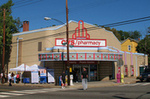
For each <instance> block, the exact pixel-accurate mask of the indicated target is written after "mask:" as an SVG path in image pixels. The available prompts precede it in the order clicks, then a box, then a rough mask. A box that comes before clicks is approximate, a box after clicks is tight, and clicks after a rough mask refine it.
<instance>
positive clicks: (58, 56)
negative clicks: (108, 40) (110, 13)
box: [39, 52, 123, 61]
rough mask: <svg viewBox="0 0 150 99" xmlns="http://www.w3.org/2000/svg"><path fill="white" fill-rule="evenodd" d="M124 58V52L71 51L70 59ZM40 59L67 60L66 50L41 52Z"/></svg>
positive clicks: (100, 59)
mask: <svg viewBox="0 0 150 99" xmlns="http://www.w3.org/2000/svg"><path fill="white" fill-rule="evenodd" d="M119 59H123V54H122V53H106V52H96V53H95V52H87V53H85V52H70V53H69V60H70V61H81V60H84V61H118V60H119ZM39 61H67V53H66V52H51V53H40V54H39Z"/></svg>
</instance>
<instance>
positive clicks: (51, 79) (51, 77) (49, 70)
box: [47, 69, 55, 83]
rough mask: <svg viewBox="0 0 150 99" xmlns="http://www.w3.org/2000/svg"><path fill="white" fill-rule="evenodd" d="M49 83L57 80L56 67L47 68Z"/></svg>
mask: <svg viewBox="0 0 150 99" xmlns="http://www.w3.org/2000/svg"><path fill="white" fill-rule="evenodd" d="M47 76H48V83H52V82H55V79H54V69H47Z"/></svg>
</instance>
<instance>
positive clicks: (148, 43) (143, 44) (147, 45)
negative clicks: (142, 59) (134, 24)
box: [136, 35, 150, 65]
mask: <svg viewBox="0 0 150 99" xmlns="http://www.w3.org/2000/svg"><path fill="white" fill-rule="evenodd" d="M136 50H137V52H138V53H144V54H147V55H148V64H149V65H150V38H149V35H147V36H146V37H145V38H144V39H142V40H141V41H140V42H139V43H138V46H137V47H136Z"/></svg>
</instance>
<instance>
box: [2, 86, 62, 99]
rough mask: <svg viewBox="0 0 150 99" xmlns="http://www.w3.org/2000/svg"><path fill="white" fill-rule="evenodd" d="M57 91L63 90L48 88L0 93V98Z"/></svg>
mask: <svg viewBox="0 0 150 99" xmlns="http://www.w3.org/2000/svg"><path fill="white" fill-rule="evenodd" d="M58 90H63V89H59V88H50V89H33V90H21V91H9V92H0V98H5V97H13V96H19V95H27V94H36V93H45V92H50V91H51V92H52V91H58Z"/></svg>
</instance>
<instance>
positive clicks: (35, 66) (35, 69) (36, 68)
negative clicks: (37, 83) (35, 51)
mask: <svg viewBox="0 0 150 99" xmlns="http://www.w3.org/2000/svg"><path fill="white" fill-rule="evenodd" d="M30 69H31V71H40V69H45V68H44V67H41V66H38V65H37V64H34V65H32V66H30Z"/></svg>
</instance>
